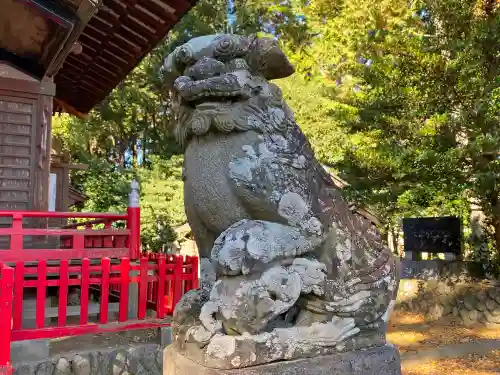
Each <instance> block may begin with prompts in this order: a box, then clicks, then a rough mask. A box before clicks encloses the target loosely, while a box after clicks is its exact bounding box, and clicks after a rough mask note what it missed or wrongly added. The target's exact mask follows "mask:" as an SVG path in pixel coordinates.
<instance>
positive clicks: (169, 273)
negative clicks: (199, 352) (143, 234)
mask: <svg viewBox="0 0 500 375" xmlns="http://www.w3.org/2000/svg"><path fill="white" fill-rule="evenodd" d="M170 260H171V258H170V259H169V258H167V257H166V256H165V255H159V256H155V257H154V258H151V257H149V258H148V257H141V258H140V260H139V262H131V261H130V259H129V258H127V257H124V258H121V259H120V260H119V263H118V264H112V261H111V259H110V258H103V259H102V260H100V262H99V263H98V264H93V263H91V260H90V259H88V258H85V259H83V260H82V261H81V264H80V265H78V266H76V265H70V264H69V262H68V260H66V259H63V260H61V262H60V264H59V265H57V266H51V265H49V264H47V261H45V260H42V261H39V262H38V264H36V265H32V266H30V265H27V264H25V263H24V262H23V261H19V262H17V263H16V265H15V275H16V276H15V281H14V309H13V311H14V314H13V327H12V340H13V341H18V340H31V339H42V338H54V337H63V336H71V335H82V334H95V333H100V332H116V331H122V330H130V329H142V328H154V327H159V326H163V325H168V322H167V321H166V320H164V318H165V317H166V316H167V315H168V314H171V313H172V309H171V308H170V307H169V306H168V305H166V304H165V300H166V299H168V300H170V299H171V301H172V304H173V306H175V304H176V303H177V302H178V301H179V299H180V298H181V297H182V294H183V293H185V292H187V291H189V290H191V289H193V288H197V287H198V266H197V263H198V260H197V259H196V258H191V259H189V261H188V262H184V261H183V258H182V257H175V259H173V262H171V261H170ZM188 263H189V264H188ZM179 265H181V267H179ZM195 265H196V266H195ZM48 275H51V278H48ZM132 284H137V288H138V297H137V301H132V302H135V303H136V304H137V315H136V316H133V317H130V316H129V302H130V298H129V287H130V285H132ZM152 285H154V289H155V291H156V292H155V294H154V295H153V294H151V293H150V292H149V290H150V289H151V288H152V287H151V286H152ZM72 286H78V287H79V288H80V308H79V309H78V308H77V309H78V310H79V311H77V313H76V314H73V315H77V316H79V321H78V322H77V323H73V324H68V322H67V317H68V309H69V308H72V307H71V306H68V291H69V288H70V287H72ZM93 286H99V303H98V304H91V303H90V301H89V294H90V290H91V288H92V287H93ZM117 286H118V287H119V294H118V303H117V304H118V311H117V316H116V317H112V316H110V314H109V310H110V309H109V307H110V300H112V297H113V296H112V293H111V290H112V289H114V290H116V289H117V288H116V287H117ZM47 287H58V289H59V297H58V304H57V307H54V308H52V310H55V311H54V314H53V315H52V317H57V322H55V325H54V326H50V325H47V324H46V319H47V318H48V317H47V316H46V311H47V310H46V308H47V307H49V306H46V301H47V299H46V296H47V295H46V290H47ZM27 288H35V289H36V307H35V325H36V327H35V328H23V327H22V321H23V317H24V316H25V314H26V310H25V309H23V296H24V293H25V291H26V289H27ZM110 297H111V298H110ZM148 297H154V299H155V300H154V301H149V302H152V303H153V305H154V311H155V317H154V318H147V314H146V313H147V309H148ZM91 306H92V307H95V308H98V311H93V313H94V314H92V311H90V307H91ZM49 308H50V307H49ZM73 313H74V312H73ZM90 315H95V316H96V320H97V321H95V322H92V321H90Z"/></svg>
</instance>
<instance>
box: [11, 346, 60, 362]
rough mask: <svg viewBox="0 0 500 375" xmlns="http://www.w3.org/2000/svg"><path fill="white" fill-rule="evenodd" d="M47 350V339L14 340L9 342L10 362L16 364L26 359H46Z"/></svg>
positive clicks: (47, 355) (48, 348)
mask: <svg viewBox="0 0 500 375" xmlns="http://www.w3.org/2000/svg"><path fill="white" fill-rule="evenodd" d="M49 351H50V347H49V340H26V341H14V342H13V343H11V344H10V362H11V363H13V364H16V363H20V362H25V361H26V360H29V361H42V360H46V359H47V358H49Z"/></svg>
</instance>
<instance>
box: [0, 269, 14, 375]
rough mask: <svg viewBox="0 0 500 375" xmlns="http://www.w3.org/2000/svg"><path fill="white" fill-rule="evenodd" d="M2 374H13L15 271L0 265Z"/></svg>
mask: <svg viewBox="0 0 500 375" xmlns="http://www.w3.org/2000/svg"><path fill="white" fill-rule="evenodd" d="M0 268H1V275H0V332H1V335H0V374H1V375H10V374H12V366H11V364H10V340H11V331H12V297H13V288H14V269H13V268H11V267H7V266H5V265H3V264H2V265H0Z"/></svg>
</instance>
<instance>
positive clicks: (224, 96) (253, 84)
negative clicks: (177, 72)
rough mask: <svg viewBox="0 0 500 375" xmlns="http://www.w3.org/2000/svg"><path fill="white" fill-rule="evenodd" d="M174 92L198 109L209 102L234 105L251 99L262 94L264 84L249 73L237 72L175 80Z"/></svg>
mask: <svg viewBox="0 0 500 375" xmlns="http://www.w3.org/2000/svg"><path fill="white" fill-rule="evenodd" d="M174 90H175V91H176V92H177V93H178V94H179V95H180V96H181V98H182V99H183V100H184V101H185V102H187V103H190V105H191V106H194V107H196V106H197V105H198V104H200V103H205V102H207V101H210V102H229V103H234V102H235V101H240V100H245V99H249V98H250V97H252V96H255V95H259V94H260V93H261V91H262V83H261V81H260V79H259V78H258V77H253V76H252V75H251V74H250V73H249V72H248V71H236V72H230V73H226V74H223V75H219V76H215V77H210V78H206V79H201V80H194V79H193V78H191V77H187V76H181V77H179V78H177V79H176V80H175V83H174Z"/></svg>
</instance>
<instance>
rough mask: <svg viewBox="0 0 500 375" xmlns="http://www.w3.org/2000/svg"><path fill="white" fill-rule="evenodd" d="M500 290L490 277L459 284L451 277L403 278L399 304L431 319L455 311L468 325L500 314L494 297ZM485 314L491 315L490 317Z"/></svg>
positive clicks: (485, 322) (454, 314)
mask: <svg viewBox="0 0 500 375" xmlns="http://www.w3.org/2000/svg"><path fill="white" fill-rule="evenodd" d="M444 290H445V292H444V293H443V291H444ZM408 291H411V293H408ZM498 293H500V284H499V283H497V282H492V281H491V280H477V281H476V282H469V283H459V284H454V283H453V282H452V279H451V278H445V279H439V280H431V281H430V282H429V281H426V280H401V285H400V293H399V295H398V298H397V304H396V308H397V309H398V310H400V311H408V312H415V313H421V314H424V316H425V317H426V319H428V320H436V319H440V318H442V317H445V316H447V315H450V314H453V316H455V317H460V318H461V319H462V322H463V323H464V324H465V325H467V326H472V325H474V324H477V323H478V322H479V323H483V324H487V323H489V322H490V321H493V320H496V318H494V317H496V316H500V304H499V303H498V302H496V300H495V298H496V296H497V294H498ZM486 315H488V316H490V319H489V320H488V319H487V316H486ZM491 316H493V318H492V317H491Z"/></svg>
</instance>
